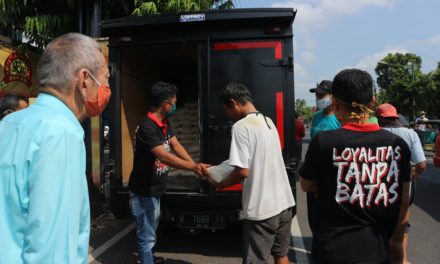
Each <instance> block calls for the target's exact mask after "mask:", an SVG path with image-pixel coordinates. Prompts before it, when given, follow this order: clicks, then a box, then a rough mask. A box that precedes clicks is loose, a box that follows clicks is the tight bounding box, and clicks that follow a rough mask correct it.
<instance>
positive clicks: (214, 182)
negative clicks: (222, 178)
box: [204, 175, 222, 189]
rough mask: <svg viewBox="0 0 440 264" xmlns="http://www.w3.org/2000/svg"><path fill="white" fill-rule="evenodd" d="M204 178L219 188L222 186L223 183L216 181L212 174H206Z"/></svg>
mask: <svg viewBox="0 0 440 264" xmlns="http://www.w3.org/2000/svg"><path fill="white" fill-rule="evenodd" d="M204 180H206V181H207V182H208V183H209V184H210V185H212V186H214V187H215V188H218V189H221V188H222V187H221V183H218V182H216V181H214V179H213V178H211V176H209V175H206V176H205V177H204Z"/></svg>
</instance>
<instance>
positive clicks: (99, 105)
mask: <svg viewBox="0 0 440 264" xmlns="http://www.w3.org/2000/svg"><path fill="white" fill-rule="evenodd" d="M89 74H90V77H91V78H92V80H93V81H94V82H95V83H96V84H98V85H99V87H98V95H97V97H96V100H89V99H87V98H85V99H84V105H85V107H86V112H87V117H94V116H97V115H100V114H101V113H102V111H104V109H105V107H106V106H107V104H108V101H109V100H110V96H111V90H110V87H108V86H105V85H102V84H101V83H100V82H99V81H98V80H97V79H96V78H95V76H93V74H91V73H90V72H89Z"/></svg>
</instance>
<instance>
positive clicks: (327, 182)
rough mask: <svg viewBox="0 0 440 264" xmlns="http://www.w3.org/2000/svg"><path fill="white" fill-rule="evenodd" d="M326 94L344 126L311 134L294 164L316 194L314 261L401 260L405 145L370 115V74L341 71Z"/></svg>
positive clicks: (405, 206) (405, 196) (405, 203)
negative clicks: (299, 164)
mask: <svg viewBox="0 0 440 264" xmlns="http://www.w3.org/2000/svg"><path fill="white" fill-rule="evenodd" d="M332 94H333V98H332V107H333V111H334V113H335V115H336V117H337V118H338V120H340V122H341V125H342V128H340V129H336V130H331V131H323V132H321V133H319V134H318V135H316V136H315V137H314V138H313V139H312V141H311V143H310V145H309V149H308V150H307V154H306V158H305V162H304V165H303V166H302V168H301V170H300V175H301V179H300V184H301V188H302V189H303V191H306V192H313V193H316V197H317V198H316V217H314V222H313V227H314V228H313V229H314V232H313V241H312V259H313V262H314V263H391V262H396V263H401V262H402V261H403V246H402V240H403V234H404V230H405V226H406V224H407V221H406V219H405V216H406V212H407V210H408V195H409V181H410V172H411V170H410V166H409V161H410V156H411V153H410V150H409V148H408V145H407V144H406V143H405V141H404V140H403V139H402V138H400V137H398V136H396V135H394V134H392V133H390V132H389V131H386V130H384V129H381V128H380V127H379V126H378V125H377V124H371V123H370V122H369V117H370V113H372V111H371V110H370V107H371V106H372V105H374V98H373V79H372V78H371V76H370V74H368V73H367V72H365V71H362V70H358V69H347V70H343V71H341V72H339V73H338V74H337V75H336V76H335V78H334V80H333V91H332ZM390 242H392V243H390Z"/></svg>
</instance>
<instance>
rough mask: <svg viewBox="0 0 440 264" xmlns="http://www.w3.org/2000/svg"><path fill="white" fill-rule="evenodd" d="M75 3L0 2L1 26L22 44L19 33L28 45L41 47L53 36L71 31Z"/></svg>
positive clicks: (63, 0)
mask: <svg viewBox="0 0 440 264" xmlns="http://www.w3.org/2000/svg"><path fill="white" fill-rule="evenodd" d="M75 3H76V1H74V0H56V1H45V0H33V1H28V0H0V24H1V25H2V26H3V27H4V28H6V29H7V30H8V31H10V32H12V33H13V36H14V38H15V40H16V41H18V42H21V37H22V33H24V35H25V36H26V38H28V42H29V43H35V45H36V46H37V47H39V48H43V47H44V46H45V45H46V44H47V43H48V42H49V41H50V40H51V39H53V38H54V37H56V36H58V35H60V34H62V33H64V32H67V31H71V30H72V26H73V23H72V21H71V19H69V18H70V17H75V12H76V11H75V9H74V6H75Z"/></svg>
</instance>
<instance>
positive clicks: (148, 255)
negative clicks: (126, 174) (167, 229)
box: [130, 193, 160, 264]
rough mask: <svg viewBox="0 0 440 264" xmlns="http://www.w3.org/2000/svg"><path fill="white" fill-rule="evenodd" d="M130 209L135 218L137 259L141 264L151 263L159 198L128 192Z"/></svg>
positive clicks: (158, 212)
mask: <svg viewBox="0 0 440 264" xmlns="http://www.w3.org/2000/svg"><path fill="white" fill-rule="evenodd" d="M130 209H131V213H132V215H133V217H134V218H135V220H136V234H137V247H138V254H139V260H140V261H141V263H142V264H152V263H153V253H152V252H151V250H152V249H153V247H154V245H155V244H156V229H157V225H158V224H159V216H160V198H159V197H145V196H139V195H136V194H134V193H130Z"/></svg>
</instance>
